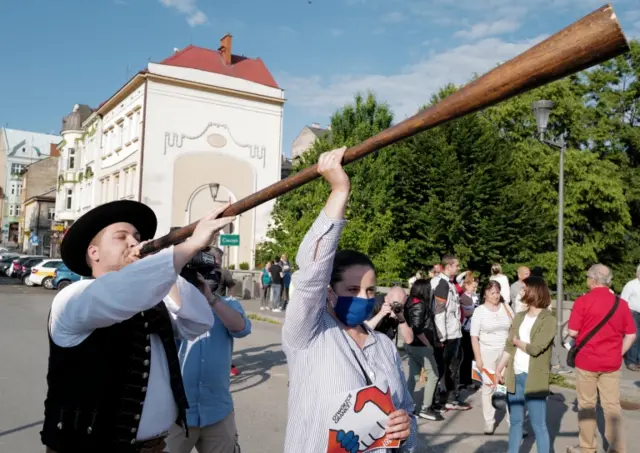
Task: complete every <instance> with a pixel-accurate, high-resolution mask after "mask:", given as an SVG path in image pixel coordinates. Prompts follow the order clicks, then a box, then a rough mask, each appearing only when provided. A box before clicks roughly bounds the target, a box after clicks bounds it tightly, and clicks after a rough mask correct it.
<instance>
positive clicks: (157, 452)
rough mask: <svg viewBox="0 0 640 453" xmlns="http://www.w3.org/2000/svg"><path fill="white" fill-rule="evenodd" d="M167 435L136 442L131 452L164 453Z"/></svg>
mask: <svg viewBox="0 0 640 453" xmlns="http://www.w3.org/2000/svg"><path fill="white" fill-rule="evenodd" d="M165 438H166V435H161V436H159V437H154V438H153V439H149V440H143V441H140V442H136V443H135V444H134V445H132V448H131V451H133V452H137V453H163V452H164V449H165V448H166V447H167V444H166V442H165ZM46 453H56V451H55V450H53V449H52V448H49V447H47V449H46Z"/></svg>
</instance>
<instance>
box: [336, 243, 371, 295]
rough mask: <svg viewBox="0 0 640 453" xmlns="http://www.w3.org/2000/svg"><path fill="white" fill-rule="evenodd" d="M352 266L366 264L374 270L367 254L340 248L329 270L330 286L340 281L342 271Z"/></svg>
mask: <svg viewBox="0 0 640 453" xmlns="http://www.w3.org/2000/svg"><path fill="white" fill-rule="evenodd" d="M353 266H366V267H370V268H371V269H373V271H374V272H375V271H376V267H375V266H374V265H373V262H372V261H371V260H370V259H369V257H368V256H367V255H365V254H364V253H361V252H356V251H355V250H340V251H339V252H338V253H336V257H335V258H334V260H333V270H332V271H331V282H330V284H331V286H333V285H335V284H336V283H339V282H341V281H342V275H343V274H344V271H345V270H347V269H348V268H350V267H353Z"/></svg>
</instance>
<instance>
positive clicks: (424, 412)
mask: <svg viewBox="0 0 640 453" xmlns="http://www.w3.org/2000/svg"><path fill="white" fill-rule="evenodd" d="M416 415H417V416H418V417H420V418H424V419H425V420H431V421H433V422H441V421H442V420H444V417H443V416H442V415H440V413H439V412H436V411H435V410H434V409H433V407H428V408H427V409H421V410H420V411H419V412H417V413H416Z"/></svg>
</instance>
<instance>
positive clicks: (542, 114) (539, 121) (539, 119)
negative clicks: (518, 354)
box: [531, 100, 566, 370]
mask: <svg viewBox="0 0 640 453" xmlns="http://www.w3.org/2000/svg"><path fill="white" fill-rule="evenodd" d="M552 108H553V102H551V101H547V100H540V101H535V102H533V103H532V104H531V109H532V110H533V115H534V116H535V118H536V125H537V127H538V140H539V141H540V142H541V143H544V144H546V145H549V146H551V147H553V148H556V149H558V150H560V169H559V178H558V274H557V291H556V294H557V295H556V301H557V302H556V311H557V313H556V319H557V321H558V331H557V332H556V340H555V347H556V351H557V354H558V362H559V365H560V369H561V370H564V368H565V367H563V366H562V363H561V361H560V355H559V351H560V350H561V349H562V347H563V341H562V328H563V323H562V314H563V312H562V305H563V302H564V288H563V268H564V151H565V149H566V142H565V139H564V133H562V134H561V135H560V136H559V137H558V138H557V139H554V138H552V139H546V138H545V133H546V131H547V125H548V124H549V114H550V113H551V109H552Z"/></svg>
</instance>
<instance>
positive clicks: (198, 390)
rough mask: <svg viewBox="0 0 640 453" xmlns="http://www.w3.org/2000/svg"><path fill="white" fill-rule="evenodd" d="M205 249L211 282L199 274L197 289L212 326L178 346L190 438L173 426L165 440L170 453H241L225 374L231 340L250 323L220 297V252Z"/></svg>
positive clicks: (247, 330) (235, 304)
mask: <svg viewBox="0 0 640 453" xmlns="http://www.w3.org/2000/svg"><path fill="white" fill-rule="evenodd" d="M208 250H209V251H210V252H212V253H213V256H214V264H213V267H210V268H207V267H200V269H201V270H202V271H203V272H207V277H209V278H207V279H205V277H203V275H201V274H200V273H199V272H197V273H196V282H195V286H196V287H197V288H198V289H199V290H200V292H201V293H202V294H203V295H204V296H205V298H206V299H207V301H208V302H209V305H210V307H211V311H212V312H213V316H214V319H215V322H214V324H213V327H212V328H211V329H210V330H209V331H208V332H206V333H204V334H202V335H200V336H199V337H197V338H195V339H193V340H182V341H181V342H180V343H179V345H178V347H179V349H178V357H179V359H180V368H181V370H182V375H183V376H182V380H183V382H184V388H185V391H186V395H187V401H188V402H189V409H187V427H188V429H189V436H188V437H187V436H186V430H185V429H184V428H183V427H182V426H179V425H174V426H173V427H172V428H171V430H170V431H169V436H168V437H167V446H168V447H169V452H170V453H190V452H191V451H192V449H193V448H194V447H195V449H196V451H197V452H198V453H209V452H225V453H226V452H229V453H239V452H240V446H239V445H238V433H237V430H236V423H235V416H234V411H233V399H232V397H231V392H230V391H229V386H230V384H231V381H230V374H229V371H228V370H229V369H232V370H233V368H234V367H233V364H232V363H231V355H232V353H233V340H234V338H243V337H246V336H247V335H249V334H250V333H251V321H250V320H249V319H248V318H247V317H246V315H245V312H244V309H243V308H242V305H241V304H240V302H238V300H236V299H235V298H233V297H224V296H221V295H220V291H219V290H220V287H222V290H223V291H225V290H226V287H225V286H224V285H225V284H226V283H225V279H224V274H223V273H221V272H220V270H221V269H220V263H221V259H219V258H220V257H221V256H222V255H221V253H219V252H221V250H220V249H219V248H217V247H211V248H209V249H208ZM204 255H208V254H204ZM209 256H211V255H209ZM200 258H202V256H201V257H200ZM205 260H207V261H208V259H207V258H205ZM205 260H202V261H205ZM221 274H222V278H219V276H220V275H221ZM227 287H228V286H227ZM232 374H233V373H232Z"/></svg>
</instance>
